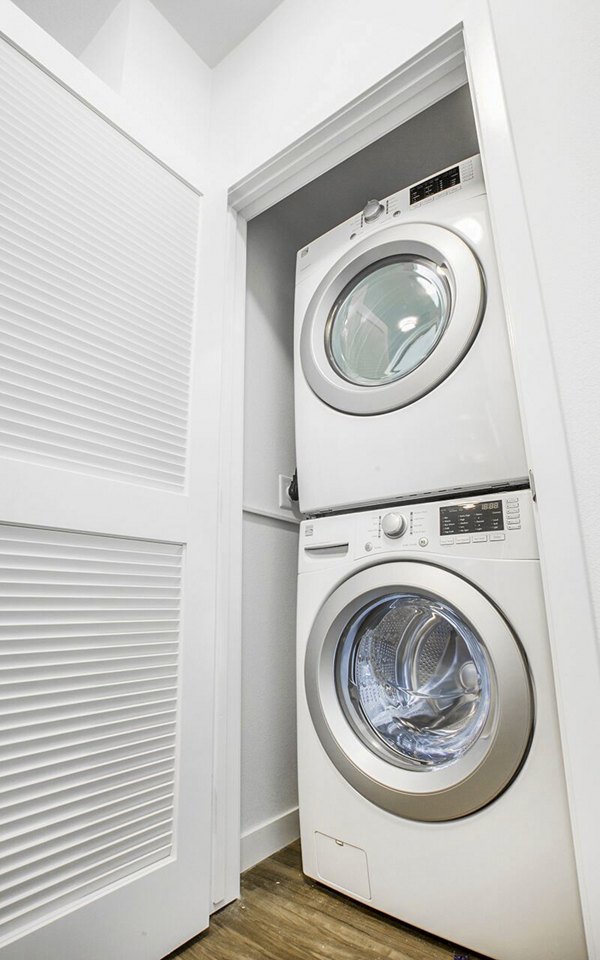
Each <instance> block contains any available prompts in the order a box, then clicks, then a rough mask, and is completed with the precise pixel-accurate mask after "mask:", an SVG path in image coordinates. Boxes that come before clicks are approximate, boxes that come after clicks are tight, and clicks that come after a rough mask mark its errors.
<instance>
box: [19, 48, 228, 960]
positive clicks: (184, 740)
mask: <svg viewBox="0 0 600 960" xmlns="http://www.w3.org/2000/svg"><path fill="white" fill-rule="evenodd" d="M198 230H199V197H198V196H197V194H195V193H194V192H193V190H192V189H190V188H189V187H188V186H187V185H186V184H185V183H183V182H182V181H180V180H179V179H178V178H177V177H176V176H175V175H173V174H172V173H171V172H170V171H168V170H167V169H165V168H164V167H162V166H161V165H160V164H159V163H158V162H157V161H156V160H154V159H153V158H152V157H150V156H149V155H148V154H146V153H145V152H144V151H143V150H142V149H140V148H139V147H138V146H136V145H135V144H134V143H132V142H131V141H130V140H129V139H127V137H125V136H124V135H123V134H122V133H120V132H119V131H117V130H116V129H114V128H113V127H112V126H111V125H110V124H109V123H107V122H106V121H105V120H104V119H102V118H101V117H100V116H98V115H97V114H96V113H95V112H94V111H92V110H91V109H90V108H89V107H87V106H86V105H84V104H83V103H82V102H81V101H80V100H78V99H77V98H76V97H75V96H74V95H72V94H71V93H70V92H69V91H68V90H66V89H65V88H63V87H62V86H61V85H60V84H59V83H58V82H57V81H55V80H54V79H53V78H51V77H50V76H48V75H47V74H46V73H44V72H43V71H42V70H41V69H40V68H39V67H37V66H36V65H35V64H34V63H32V62H31V61H30V60H29V59H27V58H26V57H25V56H24V55H23V54H21V53H20V52H19V51H17V50H16V49H14V48H13V47H12V46H10V45H9V44H8V43H7V42H5V41H3V40H0V270H1V275H0V338H1V339H0V412H1V421H0V960H159V958H160V957H162V956H164V955H165V954H166V953H168V952H169V951H171V950H172V949H173V948H174V947H176V946H177V945H178V944H180V943H182V942H184V941H186V940H187V939H189V938H190V937H192V936H194V935H195V934H196V933H198V932H199V931H200V930H202V929H203V928H204V927H205V926H206V925H207V923H208V903H209V892H208V879H209V838H210V797H211V729H210V727H211V723H210V717H211V703H212V689H211V688H212V653H211V637H210V636H208V635H206V631H204V632H203V629H202V628H203V623H204V620H203V612H202V603H203V600H204V599H205V595H206V590H205V589H204V587H203V572H204V571H205V570H206V564H207V560H206V557H207V554H208V555H210V550H211V547H210V545H209V544H206V543H204V542H203V536H202V533H203V531H202V509H203V507H202V505H201V504H200V503H198V502H197V500H198V494H197V493H196V492H195V491H196V488H197V486H198V484H197V481H198V477H199V472H200V471H201V469H202V451H201V450H198V449H196V448H195V447H194V446H193V443H192V449H190V437H193V430H190V425H191V423H193V420H192V418H193V417H194V416H199V414H200V411H194V407H193V404H192V405H191V404H190V397H191V396H193V392H192V386H193V383H192V381H193V371H194V370H195V371H196V374H195V375H196V376H197V375H198V372H199V371H200V370H201V369H202V357H201V356H198V355H194V351H193V344H194V339H195V341H196V350H199V349H200V346H201V336H196V337H195V338H194V327H195V324H196V323H197V322H198V318H197V317H196V313H195V303H196V271H197V245H198ZM200 319H201V318H200ZM195 481H196V483H195Z"/></svg>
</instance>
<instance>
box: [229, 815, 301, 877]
mask: <svg viewBox="0 0 600 960" xmlns="http://www.w3.org/2000/svg"><path fill="white" fill-rule="evenodd" d="M299 836H300V820H299V817H298V808H297V807H296V808H294V809H293V810H290V811H288V813H283V814H282V815H281V816H280V817H275V819H274V820H269V821H268V823H263V824H261V825H260V827H255V829H254V830H250V831H248V833H245V834H244V835H243V836H242V840H241V851H240V852H241V868H242V872H243V871H244V870H249V869H250V867H253V866H254V865H255V864H256V863H260V861H261V860H265V859H266V857H270V856H271V854H273V853H276V852H277V851H278V850H281V848H282V847H287V845H288V843H292V842H293V841H294V840H297V839H298V837H299Z"/></svg>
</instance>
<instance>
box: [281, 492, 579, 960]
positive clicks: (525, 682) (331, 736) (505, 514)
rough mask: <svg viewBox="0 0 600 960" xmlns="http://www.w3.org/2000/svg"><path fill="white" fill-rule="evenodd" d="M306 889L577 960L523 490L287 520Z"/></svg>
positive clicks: (492, 943) (502, 958)
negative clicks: (294, 528)
mask: <svg viewBox="0 0 600 960" xmlns="http://www.w3.org/2000/svg"><path fill="white" fill-rule="evenodd" d="M298 742H299V753H298V766H299V785H300V825H301V837H302V857H303V864H304V870H305V873H306V874H308V876H310V877H314V878H315V879H316V880H319V881H320V882H321V883H324V884H327V885H328V886H330V887H333V888H335V889H336V890H339V891H342V892H343V893H346V894H348V895H349V896H350V897H353V898H355V899H356V900H360V901H361V902H362V903H365V904H369V905H370V906H372V907H375V908H376V909H378V910H381V911H384V912H385V913H387V914H390V915H392V916H394V917H397V918H399V919H401V920H404V921H406V922H408V923H410V924H413V925H415V926H417V927H420V928H422V929H425V930H429V931H431V932H432V933H434V934H437V935H439V936H442V937H445V938H447V939H448V940H450V941H453V942H454V943H457V944H461V945H462V946H464V947H466V948H467V949H471V950H475V951H479V952H481V953H482V954H484V955H485V956H488V957H494V958H498V960H565V958H567V957H568V960H585V958H586V956H587V954H586V948H585V942H584V934H583V928H582V919H581V911H580V903H579V895H578V887H577V878H576V871H575V862H574V853H573V845H572V838H571V830H570V820H569V812H568V808H567V796H566V788H565V780H564V774H563V759H562V753H561V744H560V738H559V730H558V722H557V713H556V700H555V692H554V684H553V675H552V666H551V660H550V651H549V645H548V634H547V627H546V621H545V615H544V603H543V597H542V585H541V580H540V564H539V560H538V553H537V546H536V538H535V532H534V525H533V511H532V503H531V495H530V493H529V491H524V490H521V491H515V492H512V493H506V492H503V493H501V494H498V495H497V496H496V497H495V498H494V499H492V498H491V497H490V496H489V495H488V496H487V497H486V496H476V497H473V498H471V499H469V500H468V501H462V500H460V499H451V500H447V501H442V502H429V503H419V504H411V505H406V506H402V507H400V508H397V509H394V510H392V511H389V512H388V513H386V512H385V511H384V512H382V511H381V510H377V511H373V510H368V511H361V512H357V513H354V514H349V515H339V516H333V517H321V518H318V519H316V520H312V521H310V520H308V521H304V522H303V523H302V525H301V534H300V573H299V582H298Z"/></svg>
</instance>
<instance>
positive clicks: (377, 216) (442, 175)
mask: <svg viewBox="0 0 600 960" xmlns="http://www.w3.org/2000/svg"><path fill="white" fill-rule="evenodd" d="M456 193H460V194H461V197H462V198H463V199H464V200H467V199H469V198H470V197H476V196H479V195H480V194H482V193H485V183H484V180H483V169H482V166H481V157H480V156H479V154H476V155H475V156H473V157H468V158H467V159H466V160H461V162H460V163H458V164H455V165H454V166H452V167H448V168H447V169H445V170H440V171H438V172H437V173H435V174H433V175H432V176H430V177H428V178H427V179H426V180H421V181H419V182H418V183H415V184H411V186H409V187H405V189H404V190H398V192H397V193H392V194H390V196H389V197H383V198H381V199H378V198H373V199H371V200H368V201H367V203H366V205H365V207H364V208H363V209H362V210H361V211H359V212H358V213H356V214H355V216H353V217H350V219H349V220H346V221H345V222H344V223H342V224H340V225H339V226H337V227H334V228H333V229H332V230H329V231H328V232H327V233H324V234H323V235H322V236H321V237H318V238H317V239H316V240H313V242H312V243H310V244H308V246H306V247H303V248H302V249H301V250H299V251H298V254H297V256H296V283H299V282H300V281H301V280H302V279H304V277H305V276H307V275H308V274H309V273H310V272H311V268H312V267H313V266H314V265H316V264H319V263H320V262H321V261H322V260H323V258H326V257H327V256H329V255H330V254H331V253H332V251H337V250H339V248H340V246H342V247H345V246H346V245H347V244H348V243H350V244H354V243H358V242H359V240H361V239H362V238H363V237H365V236H368V235H369V234H370V233H372V232H373V231H374V230H380V229H381V227H385V226H391V225H392V224H396V223H401V222H402V221H403V220H404V219H405V218H406V217H408V218H409V219H411V220H413V221H414V220H415V219H418V211H419V209H420V208H421V207H423V206H425V205H429V204H431V203H436V204H437V203H439V202H440V201H442V200H445V199H446V198H447V197H450V196H452V195H453V194H456Z"/></svg>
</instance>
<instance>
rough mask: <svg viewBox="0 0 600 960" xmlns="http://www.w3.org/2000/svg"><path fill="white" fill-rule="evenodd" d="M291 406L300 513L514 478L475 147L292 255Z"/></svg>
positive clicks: (507, 369)
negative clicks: (468, 154) (471, 152)
mask: <svg viewBox="0 0 600 960" xmlns="http://www.w3.org/2000/svg"><path fill="white" fill-rule="evenodd" d="M295 411H296V451H297V463H298V479H299V491H300V508H301V510H302V511H303V512H304V513H306V514H309V515H313V514H319V513H325V512H328V511H332V510H338V511H339V510H343V509H345V508H351V507H353V506H357V505H365V504H369V503H373V504H377V503H386V502H392V501H394V502H398V501H399V500H401V499H403V498H409V497H416V496H422V495H426V494H429V493H434V494H442V495H447V493H449V492H451V491H456V490H475V489H489V488H490V487H493V486H497V487H503V488H508V487H509V486H510V485H511V484H512V483H513V482H520V481H522V480H523V478H525V477H526V476H527V465H526V459H525V451H524V448H523V439H522V431H521V425H520V418H519V411H518V406H517V396H516V389H515V381H514V376H513V370H512V361H511V355H510V348H509V340H508V333H507V328H506V321H505V315H504V310H503V306H502V299H501V294H500V287H499V281H498V274H497V268H496V261H495V254H494V250H493V245H492V238H491V231H490V224H489V218H488V211H487V201H486V195H485V184H484V181H483V175H482V170H481V162H480V158H479V156H475V157H471V158H470V159H468V160H465V161H463V162H462V163H459V164H457V165H456V166H454V167H452V168H450V169H448V170H444V171H442V172H440V173H438V174H436V175H434V176H432V177H429V178H428V179H427V180H424V181H422V182H421V183H419V184H415V185H414V186H412V187H409V188H408V189H406V190H401V191H400V192H399V193H395V194H393V195H392V196H391V197H388V198H387V199H385V200H384V201H382V202H379V201H370V202H369V203H368V204H367V206H366V207H365V209H364V211H363V212H362V213H361V214H358V215H357V216H356V217H353V218H352V219H350V220H348V221H346V223H343V224H341V226H339V227H336V228H335V229H334V230H331V231H330V232H329V233H327V234H325V235H324V236H322V237H320V238H319V239H318V240H315V241H314V243H311V244H310V245H309V246H308V247H305V248H304V249H302V250H300V251H299V253H298V258H297V269H296V302H295Z"/></svg>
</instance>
